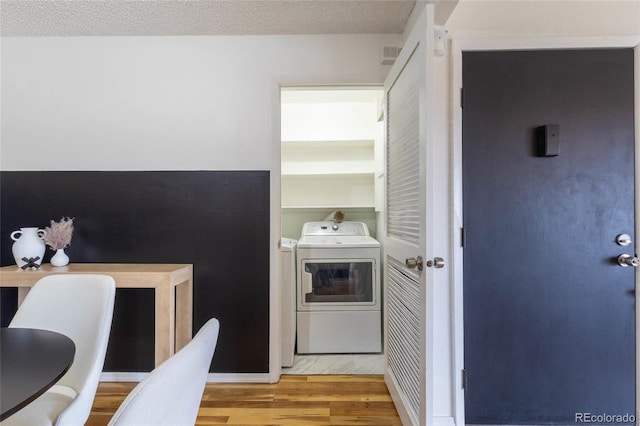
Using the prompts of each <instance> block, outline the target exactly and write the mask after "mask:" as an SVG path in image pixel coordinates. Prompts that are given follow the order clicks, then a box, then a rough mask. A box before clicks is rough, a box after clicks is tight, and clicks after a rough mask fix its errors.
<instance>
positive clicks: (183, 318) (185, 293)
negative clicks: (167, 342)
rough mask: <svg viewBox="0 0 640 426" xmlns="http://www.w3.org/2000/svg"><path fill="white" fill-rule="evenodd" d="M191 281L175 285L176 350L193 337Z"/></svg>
mask: <svg viewBox="0 0 640 426" xmlns="http://www.w3.org/2000/svg"><path fill="white" fill-rule="evenodd" d="M192 310H193V282H192V280H191V279H188V280H186V281H183V282H181V283H180V284H178V285H177V286H176V352H177V351H179V350H180V349H182V348H183V347H184V346H185V345H186V344H187V343H189V341H190V340H191V338H192V337H193V312H192Z"/></svg>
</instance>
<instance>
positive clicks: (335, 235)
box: [281, 86, 385, 374]
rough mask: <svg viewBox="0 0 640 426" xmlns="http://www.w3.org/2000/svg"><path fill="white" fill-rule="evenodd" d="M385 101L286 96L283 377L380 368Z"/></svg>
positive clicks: (328, 93)
mask: <svg viewBox="0 0 640 426" xmlns="http://www.w3.org/2000/svg"><path fill="white" fill-rule="evenodd" d="M382 99H383V89H382V87H377V86H376V87H290V88H282V90H281V141H282V142H281V185H282V187H281V200H282V206H281V207H282V218H281V223H282V239H281V251H282V263H283V264H282V269H283V273H282V277H283V347H282V365H283V367H285V369H284V370H283V372H284V373H285V374H286V373H287V372H288V371H287V370H290V372H291V373H314V374H315V373H320V372H330V373H345V374H352V373H358V371H353V369H352V367H350V366H353V365H354V364H358V365H363V364H364V365H368V364H371V366H370V367H365V368H369V370H367V371H364V372H367V373H372V372H378V371H376V368H377V367H376V366H375V364H380V368H381V366H382V355H380V354H381V352H382V284H381V283H382V280H381V272H382V271H381V252H382V247H381V244H380V241H379V239H377V238H376V235H377V234H378V230H379V227H380V224H379V213H380V211H381V206H382V202H383V185H384V172H385V168H384V147H383V146H384V142H383V141H384V133H383V132H384V127H383V123H382ZM354 357H357V362H355V361H356V359H354ZM367 357H368V358H367ZM321 362H325V363H328V364H330V365H331V368H336V366H337V365H338V366H339V364H340V363H341V362H342V363H344V364H345V366H344V368H343V369H340V370H331V369H330V370H327V369H326V367H318V365H319V364H320V363H321ZM302 364H305V365H304V366H302V367H301V365H302ZM314 365H315V366H316V367H317V369H314ZM300 368H304V369H303V370H301V369H300ZM338 368H339V367H338Z"/></svg>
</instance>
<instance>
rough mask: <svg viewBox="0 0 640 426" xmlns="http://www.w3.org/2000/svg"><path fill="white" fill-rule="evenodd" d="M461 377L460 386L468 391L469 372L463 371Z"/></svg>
mask: <svg viewBox="0 0 640 426" xmlns="http://www.w3.org/2000/svg"><path fill="white" fill-rule="evenodd" d="M461 373H462V374H461V375H460V378H461V380H460V382H461V383H460V384H461V385H462V389H463V390H465V389H467V370H462V371H461Z"/></svg>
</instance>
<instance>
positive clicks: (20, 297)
mask: <svg viewBox="0 0 640 426" xmlns="http://www.w3.org/2000/svg"><path fill="white" fill-rule="evenodd" d="M29 290H31V287H18V306H20V305H22V302H24V298H25V297H27V294H29Z"/></svg>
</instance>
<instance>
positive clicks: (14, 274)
mask: <svg viewBox="0 0 640 426" xmlns="http://www.w3.org/2000/svg"><path fill="white" fill-rule="evenodd" d="M52 274H102V275H110V276H111V277H113V279H114V280H115V282H116V288H152V289H154V292H155V366H156V367H157V366H158V365H159V364H160V363H162V362H163V361H164V360H166V359H167V358H169V357H170V356H171V355H172V354H174V353H175V352H176V351H178V350H179V349H180V348H182V347H183V346H184V345H186V344H187V343H188V342H189V341H190V340H191V337H192V327H193V319H192V317H193V314H192V311H193V265H189V264H173V265H171V264H135V263H118V264H116V263H71V264H69V265H67V266H63V267H54V266H51V265H50V264H48V263H47V264H43V265H42V266H41V267H40V269H38V270H33V271H32V270H26V271H23V270H22V269H20V268H18V267H17V266H15V265H13V266H4V267H2V268H0V287H18V304H20V303H22V300H24V297H25V296H26V295H27V293H28V292H29V289H30V288H31V287H32V286H33V285H34V284H35V283H36V282H37V281H38V280H39V279H40V278H42V277H45V276H47V275H52Z"/></svg>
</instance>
